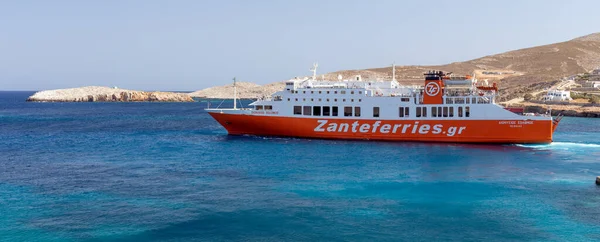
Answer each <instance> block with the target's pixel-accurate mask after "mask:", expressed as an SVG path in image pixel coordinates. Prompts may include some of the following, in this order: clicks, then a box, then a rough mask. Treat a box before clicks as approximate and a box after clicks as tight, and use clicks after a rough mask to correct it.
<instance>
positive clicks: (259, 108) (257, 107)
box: [254, 105, 263, 110]
mask: <svg viewBox="0 0 600 242" xmlns="http://www.w3.org/2000/svg"><path fill="white" fill-rule="evenodd" d="M254 109H256V110H263V106H262V105H256V106H254Z"/></svg>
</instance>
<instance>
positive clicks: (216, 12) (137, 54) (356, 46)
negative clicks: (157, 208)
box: [0, 0, 600, 90]
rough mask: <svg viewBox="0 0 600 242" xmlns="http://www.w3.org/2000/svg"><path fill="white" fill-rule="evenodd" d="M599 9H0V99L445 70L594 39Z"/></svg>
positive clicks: (180, 2)
mask: <svg viewBox="0 0 600 242" xmlns="http://www.w3.org/2000/svg"><path fill="white" fill-rule="evenodd" d="M599 9H600V1H597V0H589V1H584V0H581V1H578V0H571V1H555V0H550V1H548V0H539V1H534V0H523V1H517V0H515V1H506V0H503V1H498V0H487V1H480V0H473V1H466V0H463V1H461V0H453V1H442V0H439V1H427V0H420V1H400V0H389V1H387V0H371V1H367V0H363V1H351V0H339V1H338V0H335V1H334V0H322V1H309V0H305V1H293V0H287V1H286V0H281V1H270V0H258V1H246V0H243V1H242V0H240V1H227V0H214V1H202V0H173V1H167V0H160V1H159V0H139V1H133V0H131V1H130V0H102V1H100V0H98V1H82V0H73V1H66V0H53V1H48V0H39V1H32V0H6V1H0V90H40V89H53V88H67V87H78V86H87V85H103V86H119V87H123V88H130V89H142V90H197V89H202V88H206V87H209V86H213V85H221V84H226V83H230V82H231V78H232V77H233V76H237V77H238V78H239V79H240V80H243V81H251V82H256V83H260V84H265V83H271V82H275V81H281V80H284V79H288V78H292V77H294V76H300V75H309V74H310V73H309V72H308V69H309V68H310V67H311V65H312V63H313V62H314V61H318V62H319V64H320V69H319V72H320V73H324V72H331V71H337V70H344V69H363V68H370V67H382V66H389V65H390V64H391V63H392V62H393V61H396V63H397V64H399V65H416V64H444V63H449V62H455V61H464V60H469V59H473V58H477V57H481V56H485V55H490V54H496V53H500V52H505V51H509V50H513V49H519V48H524V47H531V46H536V45H543V44H550V43H554V42H560V41H566V40H569V39H572V38H575V37H578V36H582V35H587V34H590V33H593V32H598V31H600V14H598V10H599Z"/></svg>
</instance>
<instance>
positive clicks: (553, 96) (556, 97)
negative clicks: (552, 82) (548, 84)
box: [542, 89, 573, 102]
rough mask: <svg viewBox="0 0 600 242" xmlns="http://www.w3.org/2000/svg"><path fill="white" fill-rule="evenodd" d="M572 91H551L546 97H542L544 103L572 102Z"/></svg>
mask: <svg viewBox="0 0 600 242" xmlns="http://www.w3.org/2000/svg"><path fill="white" fill-rule="evenodd" d="M571 100H573V98H571V91H565V90H555V89H553V90H550V91H548V93H546V95H544V96H543V97H542V101H551V102H562V101H571Z"/></svg>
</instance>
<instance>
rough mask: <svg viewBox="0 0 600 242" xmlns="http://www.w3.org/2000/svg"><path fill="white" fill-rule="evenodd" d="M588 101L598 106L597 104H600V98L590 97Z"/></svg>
mask: <svg viewBox="0 0 600 242" xmlns="http://www.w3.org/2000/svg"><path fill="white" fill-rule="evenodd" d="M589 101H590V103H592V104H598V103H600V96H596V95H591V97H590V99H589Z"/></svg>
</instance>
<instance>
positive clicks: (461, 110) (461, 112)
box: [458, 107, 463, 117]
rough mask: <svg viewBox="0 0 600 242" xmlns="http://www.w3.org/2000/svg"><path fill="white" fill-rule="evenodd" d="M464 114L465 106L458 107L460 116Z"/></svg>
mask: <svg viewBox="0 0 600 242" xmlns="http://www.w3.org/2000/svg"><path fill="white" fill-rule="evenodd" d="M462 116H463V107H458V117H462Z"/></svg>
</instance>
